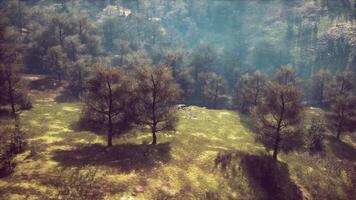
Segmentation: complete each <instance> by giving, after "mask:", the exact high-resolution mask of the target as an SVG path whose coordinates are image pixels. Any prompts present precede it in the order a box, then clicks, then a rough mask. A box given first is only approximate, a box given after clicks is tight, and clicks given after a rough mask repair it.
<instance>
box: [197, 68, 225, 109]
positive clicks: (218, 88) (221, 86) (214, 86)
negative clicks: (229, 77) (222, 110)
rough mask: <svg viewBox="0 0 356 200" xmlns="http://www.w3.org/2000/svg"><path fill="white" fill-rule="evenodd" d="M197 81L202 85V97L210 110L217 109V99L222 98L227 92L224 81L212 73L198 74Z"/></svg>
mask: <svg viewBox="0 0 356 200" xmlns="http://www.w3.org/2000/svg"><path fill="white" fill-rule="evenodd" d="M199 79H200V82H201V83H202V87H203V95H204V97H205V98H206V99H208V101H209V102H210V103H209V104H210V106H211V107H212V108H217V105H218V101H219V99H221V97H223V96H224V94H225V92H226V90H227V89H226V87H227V86H226V85H227V84H226V80H225V79H224V77H222V76H220V75H217V74H216V73H214V72H210V73H200V74H199Z"/></svg>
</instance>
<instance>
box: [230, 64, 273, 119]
mask: <svg viewBox="0 0 356 200" xmlns="http://www.w3.org/2000/svg"><path fill="white" fill-rule="evenodd" d="M266 83H267V77H266V76H265V75H264V74H262V73H261V72H260V71H255V72H254V73H253V74H252V75H249V74H244V75H242V76H241V77H240V79H239V80H238V82H237V84H236V90H235V91H236V92H235V104H236V105H237V106H238V107H239V108H240V110H241V111H242V112H246V111H248V110H249V109H250V108H251V106H257V105H258V104H259V103H260V102H261V101H262V97H263V93H264V89H265V87H266Z"/></svg>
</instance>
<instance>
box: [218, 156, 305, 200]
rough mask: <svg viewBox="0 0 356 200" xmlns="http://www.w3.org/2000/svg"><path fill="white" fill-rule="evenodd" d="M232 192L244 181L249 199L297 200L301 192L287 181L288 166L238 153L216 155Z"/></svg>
mask: <svg viewBox="0 0 356 200" xmlns="http://www.w3.org/2000/svg"><path fill="white" fill-rule="evenodd" d="M215 164H216V166H217V167H219V168H220V169H221V170H222V172H223V174H224V175H225V178H227V179H228V180H229V183H230V185H231V186H232V189H234V187H236V190H239V187H238V186H240V185H241V184H240V182H241V181H242V180H244V178H246V179H247V185H248V187H249V188H250V189H251V190H252V192H250V194H249V195H250V197H252V198H253V199H270V200H284V199H290V200H300V199H303V195H302V192H301V191H300V190H299V188H298V186H297V185H296V184H295V183H294V182H293V181H292V180H291V178H290V175H289V170H288V165H287V164H285V163H282V162H280V161H276V160H274V159H273V158H272V157H271V156H269V155H252V154H247V153H244V152H241V151H237V152H226V153H223V154H219V155H218V156H217V158H216V159H215Z"/></svg>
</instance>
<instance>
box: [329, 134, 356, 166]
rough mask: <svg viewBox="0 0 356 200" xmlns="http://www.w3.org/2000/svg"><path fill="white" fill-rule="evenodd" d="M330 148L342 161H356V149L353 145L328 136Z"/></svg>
mask: <svg viewBox="0 0 356 200" xmlns="http://www.w3.org/2000/svg"><path fill="white" fill-rule="evenodd" d="M327 139H328V140H329V146H330V148H331V151H332V152H333V153H334V155H335V156H336V157H338V158H340V159H346V160H349V161H356V149H355V148H353V147H352V146H351V145H349V144H347V143H345V142H343V141H341V140H338V139H336V138H335V137H333V136H328V137H327Z"/></svg>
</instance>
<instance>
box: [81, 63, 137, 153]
mask: <svg viewBox="0 0 356 200" xmlns="http://www.w3.org/2000/svg"><path fill="white" fill-rule="evenodd" d="M94 67H95V68H96V71H95V72H94V74H93V77H91V78H90V79H89V80H88V82H87V94H86V97H85V100H84V103H85V111H84V113H88V115H89V117H90V118H91V120H93V121H96V122H99V123H102V124H104V126H105V129H106V131H107V146H108V147H110V146H112V138H113V134H114V133H121V132H122V131H124V130H126V129H127V128H129V126H130V125H131V124H132V122H134V119H135V112H134V107H135V103H136V102H137V101H135V97H134V90H135V83H134V82H132V81H130V78H129V77H127V76H126V75H125V73H124V72H123V71H120V70H118V69H114V68H112V67H110V66H108V65H107V64H105V63H103V62H99V63H97V64H96V66H94ZM114 128H117V130H114Z"/></svg>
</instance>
